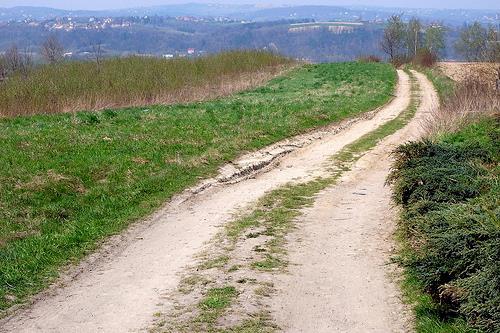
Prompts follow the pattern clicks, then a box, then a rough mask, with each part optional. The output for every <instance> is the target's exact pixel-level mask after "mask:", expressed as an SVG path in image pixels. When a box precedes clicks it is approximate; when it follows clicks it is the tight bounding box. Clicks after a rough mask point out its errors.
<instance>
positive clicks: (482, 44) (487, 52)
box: [380, 15, 500, 64]
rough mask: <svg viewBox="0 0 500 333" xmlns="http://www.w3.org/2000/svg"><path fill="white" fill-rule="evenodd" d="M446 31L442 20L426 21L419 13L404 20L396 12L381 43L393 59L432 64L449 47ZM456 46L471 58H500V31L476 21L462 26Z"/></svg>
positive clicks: (469, 59) (487, 59)
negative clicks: (435, 21)
mask: <svg viewBox="0 0 500 333" xmlns="http://www.w3.org/2000/svg"><path fill="white" fill-rule="evenodd" d="M446 32H447V29H446V27H445V26H444V25H442V24H439V23H435V24H430V25H424V24H423V23H422V22H421V21H420V20H419V19H418V18H415V17H414V18H412V19H410V21H409V22H403V20H402V17H401V15H393V16H391V17H390V18H389V19H388V21H387V26H386V28H385V29H384V33H383V37H382V41H381V42H380V46H381V49H382V50H383V51H384V53H385V54H386V55H387V56H388V57H389V59H390V61H391V62H392V63H396V64H401V63H406V62H409V61H413V60H415V59H420V60H422V61H424V62H430V63H431V64H432V63H433V62H435V61H436V60H437V59H438V58H440V57H442V55H443V53H444V51H445V45H446ZM454 48H455V51H456V52H457V54H458V55H461V56H462V57H463V58H464V59H465V60H467V61H487V62H499V61H500V41H499V31H497V30H496V29H495V27H494V26H492V25H490V26H488V27H484V26H483V25H481V23H479V22H474V23H473V24H471V25H468V26H465V27H463V28H462V29H461V30H460V35H459V38H458V40H457V41H456V42H455V45H454Z"/></svg>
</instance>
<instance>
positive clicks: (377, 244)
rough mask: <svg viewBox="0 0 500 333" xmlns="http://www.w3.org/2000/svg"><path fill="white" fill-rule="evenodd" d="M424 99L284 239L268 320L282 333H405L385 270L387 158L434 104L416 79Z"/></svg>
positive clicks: (390, 226)
mask: <svg viewBox="0 0 500 333" xmlns="http://www.w3.org/2000/svg"><path fill="white" fill-rule="evenodd" d="M417 77H418V80H419V83H420V86H421V89H422V92H423V99H422V102H421V105H420V107H419V109H418V112H417V116H416V117H415V118H414V120H412V122H411V123H410V124H409V125H408V126H407V127H405V128H404V129H403V130H400V131H399V132H397V133H396V134H394V135H392V136H390V137H388V138H387V139H385V140H383V141H382V142H381V143H380V144H379V145H378V146H377V147H376V148H375V149H373V150H372V151H370V152H369V153H368V154H366V155H365V156H363V157H362V158H361V159H360V160H359V162H358V163H357V164H356V167H355V168H354V169H353V170H352V171H350V172H348V173H346V174H345V175H344V176H343V178H342V181H341V183H340V184H338V185H336V186H333V187H332V188H330V189H328V190H326V191H323V192H322V193H321V194H320V195H319V196H318V198H317V200H316V202H315V205H314V206H313V207H312V208H310V209H308V210H307V211H306V213H305V214H304V216H303V217H302V218H301V219H300V221H299V222H298V224H297V231H296V232H295V233H293V234H292V235H291V236H290V239H289V251H290V262H291V265H290V267H291V268H290V270H289V274H287V275H283V276H281V277H280V278H279V279H278V281H276V282H275V285H276V286H278V295H277V296H276V297H275V298H274V299H273V300H272V308H273V314H274V316H275V317H276V318H277V322H278V325H279V326H280V327H281V328H283V330H284V331H285V332H316V333H320V332H325V333H326V332H350V333H354V332H360V333H361V332H371V333H375V332H380V333H388V332H409V331H412V326H411V322H412V320H411V316H409V315H408V313H407V312H406V310H405V307H404V306H403V304H402V301H401V297H400V292H399V289H398V286H397V283H396V282H395V281H394V279H393V277H391V275H393V276H394V274H391V273H393V272H394V271H395V267H392V266H393V265H391V264H390V256H391V253H392V251H393V248H394V241H393V239H392V235H393V232H394V225H395V223H394V221H395V216H396V212H394V211H393V210H392V209H391V200H390V188H388V187H387V186H385V184H384V182H385V179H386V176H387V174H388V172H389V167H390V155H389V152H390V151H391V150H392V149H393V148H394V147H395V146H396V145H398V144H400V143H401V142H404V141H406V140H409V139H415V138H417V137H418V136H419V135H420V134H421V133H422V128H421V121H422V120H423V119H424V118H426V117H427V116H428V115H429V112H430V111H431V110H433V109H434V108H435V106H436V105H437V103H438V98H437V95H436V93H435V92H434V89H433V87H432V85H431V84H430V83H429V82H428V81H427V79H426V78H425V77H424V76H423V75H420V74H417Z"/></svg>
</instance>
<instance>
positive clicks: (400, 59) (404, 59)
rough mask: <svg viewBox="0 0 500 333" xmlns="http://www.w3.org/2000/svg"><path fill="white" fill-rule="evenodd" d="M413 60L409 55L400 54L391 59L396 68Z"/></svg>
mask: <svg viewBox="0 0 500 333" xmlns="http://www.w3.org/2000/svg"><path fill="white" fill-rule="evenodd" d="M410 62H411V58H409V57H408V56H406V55H398V56H395V57H394V58H393V59H392V60H391V64H392V65H393V66H394V67H396V68H399V67H401V66H403V65H405V64H408V63H410Z"/></svg>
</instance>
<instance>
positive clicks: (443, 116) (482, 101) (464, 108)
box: [427, 78, 500, 136]
mask: <svg viewBox="0 0 500 333" xmlns="http://www.w3.org/2000/svg"><path fill="white" fill-rule="evenodd" d="M499 115H500V92H499V91H497V90H495V89H493V88H492V87H491V84H489V83H488V82H487V81H486V82H485V80H479V79H472V78H469V79H467V80H464V81H461V82H459V83H457V85H456V88H455V90H454V91H453V93H452V94H451V95H450V96H449V97H448V98H447V99H446V100H445V102H444V103H443V105H442V106H441V108H440V109H439V110H438V111H437V112H435V113H434V114H433V117H432V119H431V120H430V121H429V122H428V123H427V130H428V133H429V134H430V135H431V136H439V135H441V134H444V133H448V132H455V131H457V130H459V129H460V128H463V127H464V126H465V125H466V124H469V123H471V122H474V121H476V120H478V119H480V118H483V117H487V116H495V117H498V116H499Z"/></svg>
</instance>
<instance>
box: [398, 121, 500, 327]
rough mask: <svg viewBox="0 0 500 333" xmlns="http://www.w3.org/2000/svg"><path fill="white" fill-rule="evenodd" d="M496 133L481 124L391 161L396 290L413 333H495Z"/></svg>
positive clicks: (491, 124)
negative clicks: (396, 213)
mask: <svg viewBox="0 0 500 333" xmlns="http://www.w3.org/2000/svg"><path fill="white" fill-rule="evenodd" d="M499 138H500V132H499V127H498V120H497V119H494V118H484V119H481V120H478V121H476V122H474V123H472V124H468V125H466V126H465V127H463V128H462V129H460V130H459V131H457V132H455V133H446V134H443V135H441V136H440V137H437V138H435V140H434V141H429V140H425V141H421V142H415V143H408V144H405V145H403V146H401V147H399V148H398V149H397V151H396V153H395V157H396V162H395V164H394V167H393V171H392V173H391V175H390V177H389V180H390V182H392V183H394V199H395V202H396V203H398V204H400V205H401V206H402V208H403V210H402V217H401V222H400V225H399V231H398V238H399V239H400V241H401V243H402V251H401V256H400V261H401V263H402V264H403V265H404V267H405V281H404V283H403V290H404V292H405V296H406V298H407V300H408V302H409V303H411V304H413V305H414V306H415V314H416V319H417V321H416V327H417V332H422V333H424V332H425V333H445V332H446V333H448V332H457V333H465V332H467V333H468V332H488V333H489V332H491V333H493V332H498V330H499V329H500V309H499V308H498V304H500V293H499V291H500V278H499V277H500V270H499V266H498V262H500V251H499V249H500V222H499V221H500V209H499V207H500V204H499V199H498V198H500V188H499V186H498V184H499V182H498V175H499V167H498V165H499V164H498V163H499V161H500V145H499V142H500V140H499Z"/></svg>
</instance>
